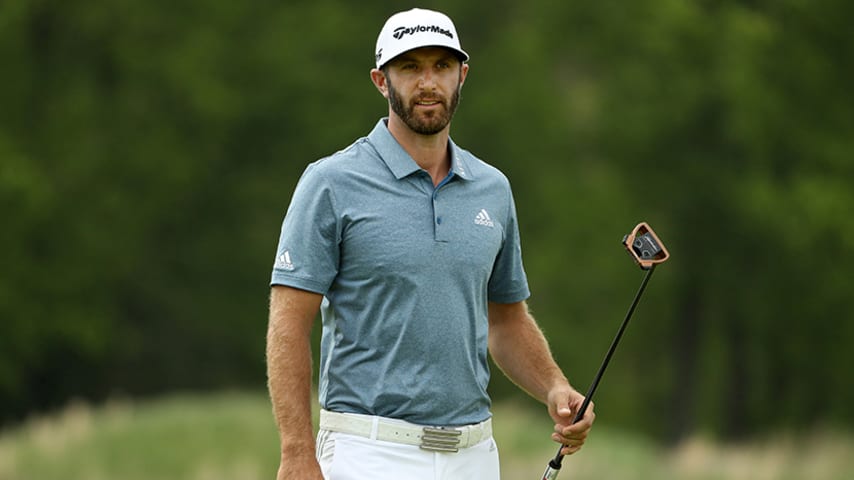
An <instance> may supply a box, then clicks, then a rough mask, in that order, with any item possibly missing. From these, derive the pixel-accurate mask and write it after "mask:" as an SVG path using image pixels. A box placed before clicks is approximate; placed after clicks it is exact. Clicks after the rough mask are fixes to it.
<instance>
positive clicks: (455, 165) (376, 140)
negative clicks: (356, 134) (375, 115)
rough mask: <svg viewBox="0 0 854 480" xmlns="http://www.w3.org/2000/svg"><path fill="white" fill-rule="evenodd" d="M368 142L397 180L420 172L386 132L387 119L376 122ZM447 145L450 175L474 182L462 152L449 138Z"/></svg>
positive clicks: (389, 133) (413, 161) (415, 164)
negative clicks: (449, 151)
mask: <svg viewBox="0 0 854 480" xmlns="http://www.w3.org/2000/svg"><path fill="white" fill-rule="evenodd" d="M368 141H369V142H370V143H371V145H372V146H373V147H374V149H376V151H377V153H379V155H380V158H381V159H382V160H383V162H385V164H386V166H388V168H389V170H391V173H392V174H393V175H394V176H395V178H397V179H398V180H400V179H402V178H404V177H406V176H409V175H412V174H413V173H415V172H418V171H420V170H421V167H419V166H418V164H417V163H415V160H413V159H412V157H411V156H409V154H408V153H406V150H404V149H403V147H401V146H400V144H399V143H397V140H396V139H395V138H394V136H393V135H392V134H391V132H389V131H388V117H384V118H381V119H380V120H379V121H378V122H377V125H376V126H375V127H374V129H373V130H372V131H371V133H370V134H368ZM448 145H450V150H451V171H450V173H451V174H453V176H456V177H459V178H461V179H463V180H474V175H473V174H472V172H471V170H470V169H469V168H468V167H469V166H468V164H467V162H466V161H465V158H464V154H463V150H462V149H461V148H460V147H458V146H457V144H455V143H454V141H453V140H451V139H450V138H448Z"/></svg>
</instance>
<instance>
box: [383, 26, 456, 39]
mask: <svg viewBox="0 0 854 480" xmlns="http://www.w3.org/2000/svg"><path fill="white" fill-rule="evenodd" d="M418 32H430V33H441V34H442V35H447V36H448V38H454V34H453V33H451V32H450V31H449V30H445V29H443V28H442V27H440V26H438V25H430V26H429V27H428V26H427V25H418V26H417V27H411V28H406V27H397V28H395V29H394V34H393V37H394V38H396V39H398V40H400V39H401V38H403V36H404V35H412V34H415V33H418Z"/></svg>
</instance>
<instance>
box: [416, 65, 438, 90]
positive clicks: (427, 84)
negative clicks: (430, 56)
mask: <svg viewBox="0 0 854 480" xmlns="http://www.w3.org/2000/svg"><path fill="white" fill-rule="evenodd" d="M418 87H419V88H421V89H422V90H435V89H436V76H435V75H434V74H433V71H432V70H430V69H429V68H425V69H424V71H423V72H422V74H421V77H420V78H419V79H418Z"/></svg>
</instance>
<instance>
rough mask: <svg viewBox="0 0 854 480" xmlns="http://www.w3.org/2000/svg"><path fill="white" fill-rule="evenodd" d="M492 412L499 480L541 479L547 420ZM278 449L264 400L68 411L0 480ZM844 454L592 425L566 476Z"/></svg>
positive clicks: (828, 444)
mask: <svg viewBox="0 0 854 480" xmlns="http://www.w3.org/2000/svg"><path fill="white" fill-rule="evenodd" d="M495 417H496V422H495V436H496V439H497V442H498V445H499V449H500V451H501V460H502V478H504V479H508V480H510V479H513V480H515V479H526V478H527V479H535V478H539V475H540V474H541V473H542V471H543V470H544V468H545V466H546V463H547V462H548V460H549V458H550V456H551V455H553V454H554V452H555V451H556V446H555V445H554V444H553V443H551V441H550V440H549V439H548V434H549V432H550V429H551V425H550V422H549V420H548V418H547V417H546V416H545V414H544V413H543V412H541V411H536V410H534V411H532V410H530V409H528V408H527V406H521V405H517V404H512V403H505V404H500V405H497V406H496V408H495ZM277 442H278V436H277V433H276V430H275V427H274V425H273V420H272V416H271V412H270V406H269V402H268V401H267V398H266V396H265V395H264V394H263V393H222V394H216V395H206V396H195V395H174V396H169V397H165V398H162V399H159V400H153V401H147V402H141V403H135V402H131V401H114V402H112V403H109V404H107V405H104V406H101V407H98V408H91V407H89V406H87V405H85V404H73V405H71V406H69V407H68V408H66V409H65V410H64V411H62V412H60V413H58V414H55V415H51V416H47V417H39V418H34V419H31V420H29V421H28V422H26V423H25V424H23V425H21V426H19V427H17V428H15V429H13V430H8V431H5V432H3V433H2V434H0V480H60V479H61V480H114V479H122V480H154V479H156V480H172V479H174V480H220V479H222V480H225V479H229V480H256V479H258V480H260V479H266V480H271V479H273V478H274V477H275V471H276V467H277V462H278V443H277ZM851 452H854V439H852V438H851V437H850V436H845V435H841V434H830V433H824V434H815V433H814V434H810V435H806V436H803V437H797V438H796V437H793V436H781V437H777V438H773V439H769V440H767V441H763V442H759V441H757V442H752V443H749V444H743V445H716V444H714V443H712V442H709V441H705V440H703V439H701V438H695V439H692V440H690V441H688V442H685V443H684V444H683V445H681V446H679V447H678V448H675V449H663V448H662V447H660V446H658V445H657V444H655V443H654V442H652V441H650V440H649V439H646V438H644V437H641V436H638V435H632V434H628V433H625V432H621V431H619V430H615V429H612V428H608V427H606V426H603V425H597V426H596V428H595V429H594V431H593V433H592V435H591V438H590V440H589V442H588V444H587V445H586V446H585V447H584V450H582V452H580V453H579V454H577V455H573V456H571V457H569V458H567V459H566V460H565V462H564V469H563V470H564V471H563V472H562V473H561V478H566V479H570V478H571V479H573V480H586V479H594V478H595V479H600V478H609V479H624V480H634V479H638V480H639V479H650V478H654V479H656V480H670V479H673V480H676V479H680V480H747V479H750V480H771V479H775V480H776V479H781V480H788V479H792V480H794V479H810V480H837V479H838V480H843V479H850V478H854V458H852V455H851Z"/></svg>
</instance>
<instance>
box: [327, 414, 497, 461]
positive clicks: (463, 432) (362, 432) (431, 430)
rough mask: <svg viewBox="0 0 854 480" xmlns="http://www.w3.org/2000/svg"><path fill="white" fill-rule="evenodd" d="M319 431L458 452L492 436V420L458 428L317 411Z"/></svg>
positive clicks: (432, 449) (435, 450) (437, 450)
mask: <svg viewBox="0 0 854 480" xmlns="http://www.w3.org/2000/svg"><path fill="white" fill-rule="evenodd" d="M320 428H321V429H322V430H329V431H332V432H340V433H347V434H350V435H357V436H360V437H365V438H370V439H372V440H380V441H384V442H393V443H403V444H406V445H416V446H419V447H421V449H423V450H430V451H434V452H458V451H459V450H460V449H461V448H468V447H471V446H473V445H477V444H478V443H480V442H482V441H484V440H486V439H488V438H491V437H492V419H487V420H486V421H484V422H481V423H477V424H474V425H465V426H462V427H427V426H423V425H416V424H414V423H409V422H404V421H403V420H395V419H391V418H384V417H375V416H371V415H359V414H356V413H336V412H330V411H327V410H321V411H320Z"/></svg>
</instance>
